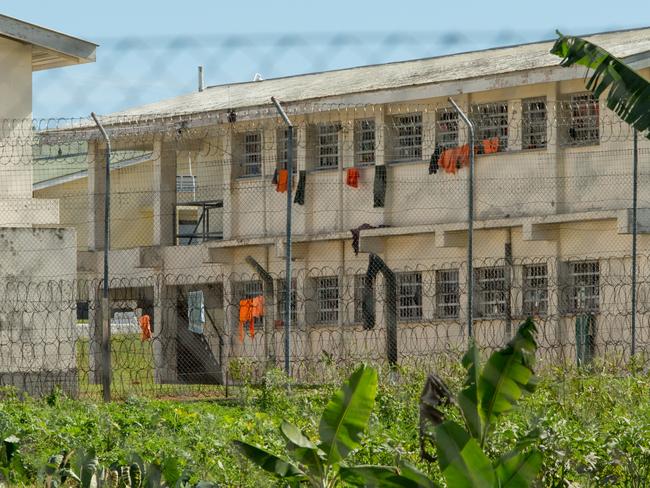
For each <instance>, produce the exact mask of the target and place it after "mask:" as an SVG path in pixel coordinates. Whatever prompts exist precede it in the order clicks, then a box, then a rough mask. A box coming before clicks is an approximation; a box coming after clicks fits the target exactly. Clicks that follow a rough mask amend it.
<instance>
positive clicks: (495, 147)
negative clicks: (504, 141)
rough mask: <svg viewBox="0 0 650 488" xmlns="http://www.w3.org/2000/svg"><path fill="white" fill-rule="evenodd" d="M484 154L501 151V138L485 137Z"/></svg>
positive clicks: (483, 142)
mask: <svg viewBox="0 0 650 488" xmlns="http://www.w3.org/2000/svg"><path fill="white" fill-rule="evenodd" d="M481 146H482V148H483V154H494V153H496V152H499V138H498V137H491V138H490V139H483V140H482V141H481Z"/></svg>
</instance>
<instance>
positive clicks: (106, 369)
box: [90, 112, 111, 402]
mask: <svg viewBox="0 0 650 488" xmlns="http://www.w3.org/2000/svg"><path fill="white" fill-rule="evenodd" d="M90 116H91V117H92V118H93V120H94V121H95V124H97V128H98V129H99V132H101V134H102V137H103V138H104V140H105V141H106V161H105V163H106V173H105V183H104V186H105V188H104V289H103V295H102V391H103V397H104V401H105V402H110V401H111V310H110V308H109V300H108V290H109V282H108V251H109V247H110V245H111V244H110V243H111V240H110V222H111V220H110V216H111V140H110V138H109V137H108V134H107V133H106V131H105V130H104V127H103V126H102V124H101V122H99V119H98V118H97V116H96V115H95V112H92V113H91V114H90Z"/></svg>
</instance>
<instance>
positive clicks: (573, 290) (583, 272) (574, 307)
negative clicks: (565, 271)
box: [568, 261, 600, 313]
mask: <svg viewBox="0 0 650 488" xmlns="http://www.w3.org/2000/svg"><path fill="white" fill-rule="evenodd" d="M568 266H569V310H568V311H569V312H571V313H576V312H592V313H593V312H598V311H599V309H600V266H599V264H598V261H579V262H570V263H568Z"/></svg>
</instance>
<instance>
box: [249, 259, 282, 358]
mask: <svg viewBox="0 0 650 488" xmlns="http://www.w3.org/2000/svg"><path fill="white" fill-rule="evenodd" d="M245 261H246V263H248V265H249V266H250V267H251V268H253V270H254V271H255V272H256V273H257V274H258V275H259V277H260V278H262V283H264V308H265V309H266V310H270V311H271V312H270V313H269V314H268V319H269V320H268V322H269V323H265V324H264V363H265V364H266V366H268V362H269V330H270V329H271V328H272V327H275V324H274V322H275V320H274V318H275V317H274V315H275V313H274V312H275V311H274V307H273V304H274V300H273V277H272V276H271V275H270V274H269V272H268V271H266V269H264V267H262V265H261V264H260V263H258V262H257V261H256V260H255V258H253V257H252V256H246V258H245ZM271 330H272V329H271Z"/></svg>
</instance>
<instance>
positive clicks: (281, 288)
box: [275, 278, 298, 324]
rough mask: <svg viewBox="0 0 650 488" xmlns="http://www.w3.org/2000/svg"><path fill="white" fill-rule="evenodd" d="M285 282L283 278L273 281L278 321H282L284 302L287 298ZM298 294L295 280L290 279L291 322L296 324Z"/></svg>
mask: <svg viewBox="0 0 650 488" xmlns="http://www.w3.org/2000/svg"><path fill="white" fill-rule="evenodd" d="M285 285H286V280H285V279H284V278H281V279H278V280H275V289H276V290H277V297H278V303H277V317H278V319H279V320H282V321H284V300H285V297H286V296H287V291H286V289H285ZM297 300H298V293H297V292H296V279H295V278H292V279H291V322H292V323H294V324H295V323H296V321H297V320H298V313H297V310H298V304H297Z"/></svg>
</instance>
